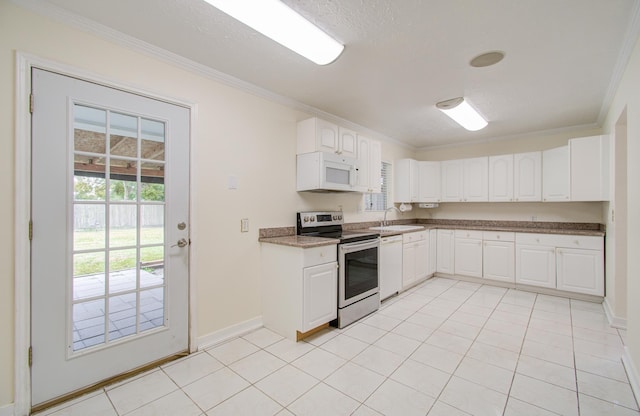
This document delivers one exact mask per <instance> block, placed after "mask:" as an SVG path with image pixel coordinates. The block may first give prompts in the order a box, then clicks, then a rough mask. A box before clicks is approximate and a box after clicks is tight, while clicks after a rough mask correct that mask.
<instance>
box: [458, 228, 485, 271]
mask: <svg viewBox="0 0 640 416" xmlns="http://www.w3.org/2000/svg"><path fill="white" fill-rule="evenodd" d="M454 272H455V274H458V275H460V276H472V277H482V231H465V230H456V231H455V256H454Z"/></svg>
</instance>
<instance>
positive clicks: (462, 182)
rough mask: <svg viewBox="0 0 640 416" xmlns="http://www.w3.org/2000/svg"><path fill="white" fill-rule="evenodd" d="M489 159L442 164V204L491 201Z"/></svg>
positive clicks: (451, 161)
mask: <svg viewBox="0 0 640 416" xmlns="http://www.w3.org/2000/svg"><path fill="white" fill-rule="evenodd" d="M488 163H489V158H487V157H476V158H472V159H460V160H447V161H443V162H441V164H440V166H441V170H440V175H441V176H440V183H441V188H440V192H441V200H442V202H486V201H488V200H489V186H488V176H489V170H488Z"/></svg>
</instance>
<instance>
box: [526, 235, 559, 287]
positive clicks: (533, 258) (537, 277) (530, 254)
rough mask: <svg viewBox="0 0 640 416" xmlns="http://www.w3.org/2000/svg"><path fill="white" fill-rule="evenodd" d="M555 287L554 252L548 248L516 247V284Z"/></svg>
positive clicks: (553, 249)
mask: <svg viewBox="0 0 640 416" xmlns="http://www.w3.org/2000/svg"><path fill="white" fill-rule="evenodd" d="M517 283H520V284H523V285H532V286H540V287H548V288H552V289H555V287H556V250H555V248H554V247H548V246H527V245H521V244H519V245H517V246H516V284H517Z"/></svg>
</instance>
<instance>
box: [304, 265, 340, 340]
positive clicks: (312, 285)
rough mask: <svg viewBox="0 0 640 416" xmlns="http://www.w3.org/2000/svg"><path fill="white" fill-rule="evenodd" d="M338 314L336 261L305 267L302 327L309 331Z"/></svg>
mask: <svg viewBox="0 0 640 416" xmlns="http://www.w3.org/2000/svg"><path fill="white" fill-rule="evenodd" d="M337 316H338V269H337V267H336V263H335V262H331V263H325V264H320V265H318V266H313V267H305V268H304V272H303V303H302V329H301V332H307V331H309V330H311V329H313V328H316V327H318V326H320V325H323V324H326V323H327V322H329V321H332V320H334V319H336V318H337Z"/></svg>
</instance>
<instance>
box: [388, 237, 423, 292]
mask: <svg viewBox="0 0 640 416" xmlns="http://www.w3.org/2000/svg"><path fill="white" fill-rule="evenodd" d="M402 248H403V247H402V236H401V235H394V236H389V237H382V238H381V239H380V266H379V270H380V300H385V299H386V298H388V297H389V296H392V295H394V294H395V293H398V292H399V291H400V290H402V258H403V257H402ZM414 253H415V251H414Z"/></svg>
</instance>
